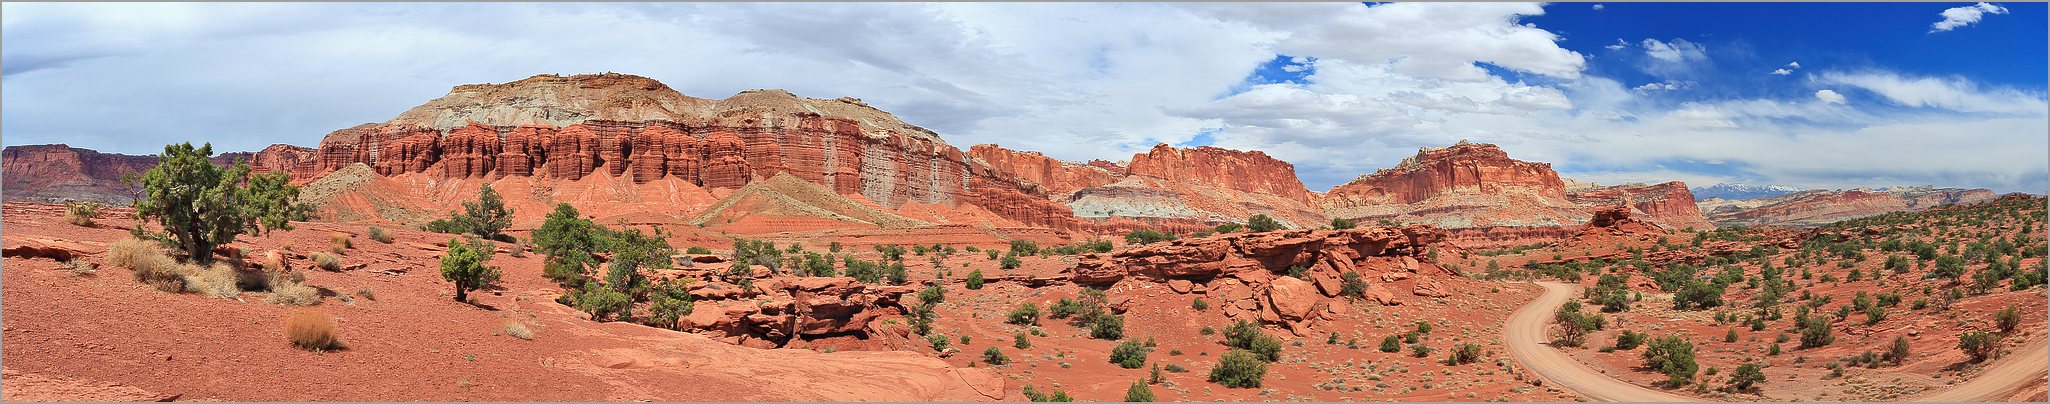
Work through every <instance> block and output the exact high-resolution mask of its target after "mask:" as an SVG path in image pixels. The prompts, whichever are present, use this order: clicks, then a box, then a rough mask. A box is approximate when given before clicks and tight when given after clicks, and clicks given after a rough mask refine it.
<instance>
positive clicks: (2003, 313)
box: [1993, 304, 2022, 334]
mask: <svg viewBox="0 0 2050 404" xmlns="http://www.w3.org/2000/svg"><path fill="white" fill-rule="evenodd" d="M2021 322H2022V316H2021V309H2020V308H2018V307H2015V306H2014V305H2011V304H2010V305H2007V308H2004V309H2000V311H1999V312H1995V313H1993V324H1994V326H1995V327H1999V328H2000V332H2001V333H2002V334H2005V333H2011V332H2014V328H2015V327H2017V326H2020V325H2021Z"/></svg>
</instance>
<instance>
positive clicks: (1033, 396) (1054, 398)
mask: <svg viewBox="0 0 2050 404" xmlns="http://www.w3.org/2000/svg"><path fill="white" fill-rule="evenodd" d="M1024 394H1025V399H1027V400H1032V402H1035V403H1046V402H1056V403H1065V402H1070V401H1075V398H1074V397H1068V392H1066V391H1061V390H1054V391H1053V395H1047V394H1046V393H1041V392H1039V390H1034V389H1032V385H1029V384H1028V385H1025V390H1024Z"/></svg>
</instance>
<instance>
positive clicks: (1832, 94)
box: [1815, 88, 1844, 104]
mask: <svg viewBox="0 0 2050 404" xmlns="http://www.w3.org/2000/svg"><path fill="white" fill-rule="evenodd" d="M1815 99H1817V100H1821V101H1822V103H1824V104H1842V103H1844V95H1843V94H1837V93H1836V90H1830V89H1826V88H1825V89H1821V90H1815Z"/></svg>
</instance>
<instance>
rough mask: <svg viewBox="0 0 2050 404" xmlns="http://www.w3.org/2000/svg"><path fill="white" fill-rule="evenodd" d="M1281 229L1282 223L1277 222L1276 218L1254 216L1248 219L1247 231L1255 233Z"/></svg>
mask: <svg viewBox="0 0 2050 404" xmlns="http://www.w3.org/2000/svg"><path fill="white" fill-rule="evenodd" d="M1281 228H1282V226H1281V222H1280V221H1276V220H1274V218H1271V217H1267V215H1264V214H1263V215H1253V217H1252V218H1249V219H1246V229H1247V230H1252V231H1253V232H1255V233H1258V232H1269V231H1275V230H1281Z"/></svg>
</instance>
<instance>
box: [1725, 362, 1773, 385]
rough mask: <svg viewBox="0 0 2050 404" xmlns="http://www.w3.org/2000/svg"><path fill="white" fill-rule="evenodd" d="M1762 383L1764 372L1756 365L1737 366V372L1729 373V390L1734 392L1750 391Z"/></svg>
mask: <svg viewBox="0 0 2050 404" xmlns="http://www.w3.org/2000/svg"><path fill="white" fill-rule="evenodd" d="M1764 382H1765V372H1764V371H1763V370H1761V368H1760V367H1759V366H1758V364H1755V363H1746V364H1742V365H1737V370H1736V371H1735V372H1732V373H1730V381H1729V388H1730V389H1731V390H1736V391H1751V390H1752V388H1754V387H1757V384H1758V383H1764Z"/></svg>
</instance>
